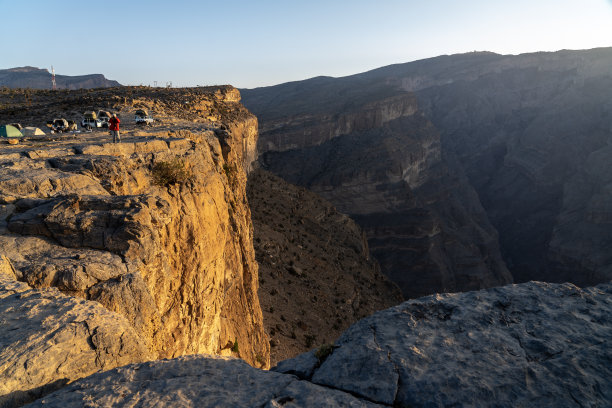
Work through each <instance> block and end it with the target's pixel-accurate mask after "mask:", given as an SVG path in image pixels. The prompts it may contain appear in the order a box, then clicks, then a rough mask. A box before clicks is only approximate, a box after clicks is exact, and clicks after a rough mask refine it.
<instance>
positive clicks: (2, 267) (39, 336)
mask: <svg viewBox="0 0 612 408" xmlns="http://www.w3.org/2000/svg"><path fill="white" fill-rule="evenodd" d="M0 327H1V330H0V378H1V379H2V381H0V406H2V407H10V406H19V405H21V404H23V403H26V402H29V401H33V400H35V399H37V398H40V397H41V396H43V395H45V394H48V393H49V392H52V391H54V390H56V389H58V388H61V387H62V386H64V385H65V384H66V383H68V382H70V381H74V380H76V379H78V378H82V377H84V376H87V375H90V374H93V373H95V372H97V371H100V370H109V369H111V368H114V367H119V366H123V365H125V364H129V363H133V362H141V361H146V360H149V359H150V358H151V354H150V353H149V351H148V350H147V348H146V344H145V341H144V340H143V339H142V338H141V336H139V335H138V334H137V332H136V330H135V329H134V328H133V327H132V326H131V325H130V324H129V323H128V321H127V320H126V319H125V318H124V317H123V316H119V315H117V314H116V313H113V312H110V311H109V310H107V309H105V308H104V307H102V305H100V304H99V303H97V302H91V301H86V300H83V299H79V298H75V297H72V296H67V295H64V294H62V293H60V291H59V290H57V289H56V288H45V289H32V288H31V287H30V286H28V285H27V284H25V283H23V282H18V281H17V280H16V273H15V270H14V269H13V267H12V266H11V264H10V261H9V260H8V258H6V257H3V256H2V257H0Z"/></svg>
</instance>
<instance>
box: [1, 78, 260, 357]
mask: <svg viewBox="0 0 612 408" xmlns="http://www.w3.org/2000/svg"><path fill="white" fill-rule="evenodd" d="M225 90H226V91H227V92H228V93H231V92H234V93H237V92H236V91H235V90H233V89H229V88H228V89H225ZM184 97H189V95H186V96H184ZM191 97H196V96H194V95H191ZM197 98H200V99H204V100H208V99H210V100H214V101H215V103H216V104H219V105H220V106H223V107H224V108H225V110H224V113H219V115H220V116H221V119H222V123H223V129H220V128H219V127H217V128H214V129H213V130H206V127H203V126H202V125H197V126H195V125H193V124H192V126H191V127H190V128H189V127H188V128H186V129H183V130H177V129H176V128H174V129H173V130H170V131H169V130H160V129H158V131H157V132H155V133H151V132H143V131H137V132H135V131H129V130H128V131H127V132H124V134H123V142H122V143H121V144H109V143H106V140H108V136H107V135H105V134H104V133H96V132H94V133H92V134H81V135H79V136H78V138H71V137H70V136H67V137H61V138H59V139H58V138H54V140H53V139H52V138H49V137H47V138H42V139H38V140H31V141H24V142H22V143H21V144H20V145H16V146H8V145H5V146H4V147H3V148H2V151H1V152H0V162H1V163H2V166H1V167H0V202H1V203H2V204H1V205H0V209H1V211H0V213H1V218H0V221H1V224H0V248H2V254H4V255H5V256H6V257H7V258H8V259H9V260H10V261H11V262H12V264H13V265H14V266H15V269H16V271H17V272H16V274H17V277H18V279H19V280H21V281H24V282H27V283H28V284H29V285H30V286H32V287H34V288H46V287H51V286H53V287H57V288H58V289H60V290H61V291H62V292H64V293H66V294H68V295H71V296H76V297H80V298H83V299H87V300H93V301H96V302H98V303H100V304H101V305H102V306H104V307H105V308H106V309H108V310H109V311H112V312H116V313H118V314H119V315H122V316H123V317H124V318H125V319H126V320H127V322H129V324H130V326H131V327H132V328H133V329H135V331H136V333H138V335H139V336H140V337H141V339H142V340H143V343H144V344H146V347H147V349H148V352H149V354H150V355H151V356H152V357H153V358H164V357H175V356H179V355H183V354H192V353H211V354H222V355H234V356H238V357H241V358H243V359H244V360H246V361H247V362H249V363H250V364H252V365H255V366H257V367H264V368H265V367H267V366H268V365H269V344H268V339H267V336H266V334H265V333H264V329H263V322H262V314H261V309H260V307H259V301H258V297H257V288H258V279H257V276H258V269H257V263H256V261H255V254H254V251H253V243H252V242H253V241H252V240H253V229H252V224H251V218H250V210H249V207H248V203H247V199H246V168H247V167H248V165H250V162H249V160H250V158H251V157H254V154H255V153H254V152H253V146H254V145H255V143H256V140H255V139H256V136H257V129H256V126H257V121H256V119H255V118H254V117H253V116H252V115H251V114H249V113H248V112H247V111H246V110H245V109H244V108H243V107H242V106H241V105H240V104H239V103H237V102H228V101H223V96H215V95H214V94H212V93H211V94H207V93H204V94H202V95H199V96H197ZM118 108H119V107H118ZM125 109H127V110H128V111H129V109H131V107H126V108H125ZM213 113H214V112H213ZM124 115H125V116H127V111H124ZM128 129H129V125H128ZM162 129H163V128H162ZM169 132H170V133H171V134H172V136H169Z"/></svg>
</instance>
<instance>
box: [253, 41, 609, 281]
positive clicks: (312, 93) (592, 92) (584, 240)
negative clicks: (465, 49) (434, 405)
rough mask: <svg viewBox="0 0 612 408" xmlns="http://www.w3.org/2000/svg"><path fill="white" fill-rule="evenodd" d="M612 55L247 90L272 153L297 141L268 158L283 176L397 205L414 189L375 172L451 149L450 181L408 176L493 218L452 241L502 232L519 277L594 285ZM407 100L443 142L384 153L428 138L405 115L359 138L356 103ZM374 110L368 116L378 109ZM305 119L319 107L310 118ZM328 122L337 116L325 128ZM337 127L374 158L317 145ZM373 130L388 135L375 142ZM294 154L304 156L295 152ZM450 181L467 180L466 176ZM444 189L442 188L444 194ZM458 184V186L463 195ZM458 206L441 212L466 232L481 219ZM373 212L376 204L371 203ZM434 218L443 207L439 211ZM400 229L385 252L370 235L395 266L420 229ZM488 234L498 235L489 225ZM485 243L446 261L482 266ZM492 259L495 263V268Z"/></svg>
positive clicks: (603, 209)
mask: <svg viewBox="0 0 612 408" xmlns="http://www.w3.org/2000/svg"><path fill="white" fill-rule="evenodd" d="M611 64H612V49H610V48H602V49H594V50H586V51H559V52H555V53H534V54H525V55H518V56H511V55H510V56H504V55H498V54H494V53H487V52H482V53H468V54H461V55H450V56H441V57H437V58H431V59H426V60H421V61H415V62H411V63H407V64H397V65H392V66H388V67H384V68H380V69H377V70H373V71H370V72H366V73H363V74H359V75H353V76H350V77H344V78H314V79H311V80H307V81H300V82H294V83H288V84H283V85H278V86H275V87H269V88H258V89H253V90H248V91H244V95H245V104H246V105H247V107H249V109H251V110H252V111H253V112H254V113H255V114H257V115H258V117H259V118H260V120H261V122H262V130H263V131H262V137H261V139H260V148H261V149H262V151H265V150H266V149H269V150H271V151H275V150H279V151H285V150H286V149H292V150H286V152H285V153H283V154H280V153H274V154H272V153H270V154H268V155H264V156H263V157H264V159H265V160H266V164H267V165H269V166H270V168H271V169H272V170H273V171H275V172H277V174H279V175H281V176H282V177H285V174H293V175H291V176H289V177H293V178H290V180H292V181H296V180H297V179H298V178H299V182H300V183H302V184H303V185H306V186H308V188H311V189H313V190H315V191H323V194H328V195H327V196H326V197H327V198H329V199H330V200H331V201H332V202H334V204H335V205H337V206H338V207H339V209H341V210H342V211H346V212H348V213H351V214H356V215H358V216H361V214H360V213H359V212H358V211H357V210H355V209H353V208H354V207H353V205H354V203H356V202H360V203H363V204H361V205H363V206H365V205H367V203H368V202H371V200H372V197H373V198H374V199H376V197H377V196H380V198H381V201H384V202H385V205H386V207H385V208H391V207H393V206H394V205H396V204H397V201H398V200H399V201H401V199H398V197H402V195H401V194H402V191H403V190H402V189H401V188H399V189H395V190H394V189H393V188H391V186H392V185H391V184H389V185H387V186H386V187H385V188H382V186H381V185H379V184H378V183H374V182H372V180H376V179H384V178H385V177H388V178H389V180H396V181H399V180H400V178H401V177H399V173H400V172H404V171H405V169H415V168H417V169H418V168H423V169H425V168H432V167H431V166H430V165H428V164H423V163H424V162H423V160H424V157H428V156H429V157H432V158H435V157H436V154H437V156H438V157H441V162H442V163H443V165H442V167H440V166H438V169H443V167H444V166H446V170H441V173H438V174H443V173H448V174H449V175H450V180H455V181H451V182H450V184H449V182H448V177H446V181H444V182H443V181H442V180H444V179H445V177H443V176H435V175H434V176H431V175H430V174H429V173H427V172H426V171H425V172H420V173H418V174H421V176H420V180H421V181H427V180H438V181H437V182H438V183H442V184H438V185H435V184H430V185H429V186H430V187H431V188H428V187H426V185H427V184H426V183H424V184H422V185H421V186H419V187H418V188H415V187H413V184H411V180H414V177H409V178H408V181H406V180H405V179H404V182H406V183H408V184H409V185H410V189H411V191H412V192H413V193H414V197H415V198H414V199H415V200H422V201H425V202H429V203H431V202H432V200H434V201H436V200H437V201H438V202H440V203H441V202H448V201H449V200H448V199H447V198H445V197H453V196H457V194H458V195H460V196H463V198H462V199H460V200H459V201H460V202H461V203H462V205H463V206H464V208H465V209H466V210H465V212H466V213H468V214H470V217H475V218H477V219H488V220H485V221H484V224H483V223H482V222H477V223H476V224H472V225H473V228H472V227H467V229H468V230H469V229H473V230H475V234H476V235H480V236H481V237H482V238H480V239H476V240H474V238H473V237H472V236H473V235H474V233H470V234H468V235H463V236H461V235H455V237H457V236H461V238H460V239H455V238H453V237H452V236H451V237H450V241H451V244H450V245H451V246H452V245H456V244H457V243H463V244H464V245H465V246H472V247H473V248H474V249H475V248H476V247H477V248H480V251H481V252H482V253H486V252H489V253H491V252H490V251H488V250H487V251H483V250H482V248H483V243H485V242H492V241H495V240H499V244H492V245H493V246H499V248H500V249H501V253H502V256H503V260H504V263H505V264H506V265H507V267H508V268H509V269H510V271H511V272H512V274H513V278H514V280H515V281H518V282H522V281H528V280H531V279H537V280H545V281H550V282H565V281H570V282H573V283H576V284H579V285H590V284H595V283H600V282H605V281H607V280H609V279H610V278H611V277H612V275H611V272H612V269H610V268H611V267H612V259H611V258H610V250H609V248H610V242H611V240H612V235H611V234H612V228H609V227H610V221H609V219H610V213H611V212H612V204H610V203H611V198H610V191H611V190H610V174H609V167H610V166H609V165H606V164H605V163H610V162H612V157H611V156H610V149H609V146H610V143H611V135H612V117H611V114H610V112H612V106H611V102H610V97H609V95H610V94H611V93H612V81H611V79H610V69H609V67H610V65H611ZM398 98H399V99H401V98H414V99H415V100H416V103H417V105H418V109H419V112H421V113H422V114H423V115H425V117H426V118H427V119H428V120H429V121H431V124H432V125H433V127H435V129H436V130H437V131H438V132H439V138H438V139H437V141H436V142H435V143H433V144H432V143H430V146H432V149H431V152H432V154H430V155H427V154H423V153H416V152H415V153H414V154H412V156H405V157H406V159H404V160H392V159H390V158H389V157H393V155H394V154H397V155H399V154H404V155H405V152H406V151H409V150H410V149H405V148H404V147H403V146H404V144H405V143H410V142H406V140H407V139H404V141H403V142H402V143H401V144H396V145H394V147H393V149H394V151H393V152H390V153H388V154H387V153H384V152H383V153H381V150H384V147H382V146H383V145H384V144H385V143H387V145H392V144H389V142H388V141H389V139H390V138H389V135H390V133H391V132H395V133H397V134H398V135H401V134H402V132H404V134H405V135H408V134H410V137H411V138H415V140H417V141H419V140H420V141H424V140H425V139H423V138H422V137H420V136H418V134H417V136H414V135H415V132H414V127H411V125H410V124H408V123H405V119H402V118H397V119H395V121H390V122H388V123H385V124H384V125H382V126H380V127H378V126H373V127H371V128H370V129H371V131H370V133H369V135H368V137H367V138H365V139H367V140H365V141H364V140H363V139H359V140H358V139H357V138H355V137H354V136H353V135H356V134H358V133H359V132H360V131H361V132H363V131H364V128H363V127H359V131H358V132H353V131H352V129H356V127H354V126H353V127H350V126H345V125H343V123H344V122H345V120H344V119H341V118H345V117H346V116H347V115H349V114H351V113H357V114H356V115H354V116H355V117H356V118H358V119H356V121H357V120H360V117H361V116H360V114H359V111H360V108H362V107H365V106H366V105H367V104H368V103H372V104H373V103H375V102H376V101H380V103H385V102H384V101H388V100H397V99H398ZM275 101H276V106H275V105H274V104H275ZM381 115H383V113H382V111H381ZM363 116H364V117H368V115H367V113H366V111H365V110H364V111H363ZM302 117H312V118H318V119H312V118H311V119H309V121H300V119H299V118H302ZM390 117H394V116H393V115H391V116H390ZM406 117H407V116H406ZM402 121H403V122H402ZM381 122H382V121H380V122H378V123H379V124H380V123H381ZM394 122H395V123H397V124H398V125H395V130H390V127H391V124H392V123H394ZM325 123H329V126H328V127H327V129H322V128H321V127H322V126H323V125H322V124H325ZM369 123H372V122H369ZM399 124H401V125H399ZM298 128H300V129H301V130H302V132H301V133H299V132H298ZM337 129H339V130H340V132H347V133H345V134H344V135H341V136H340V137H339V138H338V140H340V139H341V138H348V139H347V140H351V142H346V143H345V144H344V145H345V146H348V145H350V146H349V147H350V148H351V149H353V150H354V151H358V150H360V149H361V150H363V151H364V152H363V154H362V155H361V156H356V155H352V156H351V155H346V154H345V155H344V156H337V155H336V151H334V150H333V149H332V148H329V149H328V150H327V152H328V153H329V156H326V154H327V153H326V152H325V151H324V149H319V150H313V149H310V146H312V145H315V144H317V145H318V144H320V142H321V141H324V140H328V139H329V138H330V137H332V136H333V135H337V134H338V132H337ZM373 129H379V130H380V131H378V132H375V131H374V130H373ZM403 129H405V131H404V130H403ZM284 134H288V135H290V137H285V136H284ZM364 134H365V133H364ZM321 135H322V136H321ZM369 139H374V140H375V141H376V142H374V141H372V142H371V143H370V140H369ZM430 139H431V138H430ZM311 140H313V141H316V143H313V142H311ZM431 140H433V139H431ZM279 141H280V142H279ZM281 142H282V143H281ZM326 143H328V144H329V145H330V146H331V145H333V146H334V149H335V148H338V147H337V146H340V145H341V144H342V142H340V141H337V142H336V143H335V144H334V143H332V142H326ZM321 146H322V145H321ZM304 147H305V148H304ZM425 148H426V145H423V149H425ZM365 149H368V150H370V152H371V157H369V158H368V157H367V153H366V150H365ZM402 149H404V150H403V151H402ZM345 150H346V149H345ZM436 150H437V153H434V152H436ZM304 151H307V152H314V153H312V154H311V153H307V155H306V156H304V157H306V160H307V161H310V162H311V163H312V164H310V163H305V164H304V163H301V160H302V156H301V152H304ZM284 155H285V156H286V157H291V160H293V161H292V162H291V161H285V160H284V159H283V157H284ZM376 155H377V156H376ZM375 156H376V157H378V159H379V162H383V163H388V164H389V167H388V168H387V169H385V170H383V164H381V163H379V162H376V161H375V160H374V159H373V157H375ZM321 157H329V158H330V160H328V161H325V159H321ZM332 158H333V159H332ZM340 160H344V163H343V164H342V165H341V164H338V163H335V162H336V161H340ZM426 162H427V161H426ZM329 163H332V164H331V165H330V164H329ZM412 163H414V164H412ZM429 163H431V161H429ZM275 166H277V167H275ZM295 166H297V167H299V166H304V167H308V166H311V167H313V168H314V167H315V166H318V172H315V171H314V170H312V171H311V172H310V173H308V174H310V176H308V177H311V178H310V179H309V178H307V176H303V177H302V176H296V175H295V174H294V173H292V168H293V167H295ZM326 166H327V167H326ZM340 166H343V167H344V169H345V170H344V173H346V174H349V177H344V178H343V182H344V183H345V185H344V186H342V185H341V183H340V182H339V180H340V178H339V177H338V174H339V172H338V170H337V168H339V167H340ZM366 166H367V169H366ZM428 166H429V167H428ZM349 168H351V170H348V169H349ZM434 173H435V172H434ZM332 174H333V178H332ZM353 175H354V176H355V177H353ZM391 175H393V176H391ZM326 177H328V178H329V180H328V181H326V182H325V183H324V184H322V186H323V187H317V184H318V183H319V181H318V180H321V179H324V178H326ZM348 178H352V179H353V180H354V183H353V184H348V183H347V182H346V180H347V179H348ZM331 180H333V183H332V182H331ZM450 185H455V188H451V187H449V186H450ZM364 186H371V188H366V187H364ZM374 186H375V188H374ZM393 186H395V187H398V186H399V185H398V184H396V185H393ZM317 189H318V190H317ZM436 190H437V191H439V192H440V194H436V193H435V191H436ZM450 191H454V193H453V194H449V192H450ZM351 194H352V197H350V196H351ZM332 195H333V196H335V197H336V198H332ZM470 196H471V198H470ZM347 197H348V198H347ZM474 198H475V199H476V200H478V201H480V203H481V204H482V207H483V208H484V210H485V211H486V213H483V212H482V211H481V210H476V207H478V205H477V204H474V200H473V199H474ZM345 201H346V202H347V203H348V202H350V203H351V207H350V208H349V207H348V206H343V204H342V202H345ZM452 201H453V200H452V199H451V200H450V202H452ZM357 205H359V204H357ZM446 208H447V210H448V211H446V212H444V211H445V210H440V211H442V212H443V214H444V215H443V216H441V219H443V220H444V222H446V223H450V224H451V225H453V226H454V227H455V229H456V230H460V231H465V230H466V228H463V227H462V226H461V225H464V226H465V225H468V224H466V223H458V222H456V221H454V219H455V218H456V216H457V214H460V213H461V211H459V213H458V212H457V211H455V210H452V208H456V205H455V206H453V205H452V204H451V205H450V206H448V207H446ZM360 210H364V211H363V212H364V213H365V212H367V211H365V209H364V208H362V209H360ZM368 211H369V210H368ZM387 211H388V210H387ZM421 217H423V218H424V219H428V218H430V217H429V216H428V215H427V214H425V215H424V216H421ZM460 218H465V216H460ZM400 220H402V221H400ZM397 222H404V221H403V218H402V217H401V216H399V214H398V216H397V217H395V219H394V220H393V219H392V218H391V217H390V218H389V222H388V223H389V224H391V225H395V224H396V223H397ZM432 222H433V223H435V221H432ZM432 222H430V224H431V223H432ZM489 222H490V224H492V225H493V228H491V227H490V225H489ZM360 223H361V225H362V227H364V228H365V229H366V231H367V232H368V234H372V233H374V234H379V233H380V232H376V231H373V229H374V226H375V225H377V226H378V228H379V230H380V229H381V228H383V227H384V223H381V222H379V221H377V222H373V223H372V224H371V225H372V227H368V226H366V225H365V224H364V223H363V218H360ZM474 225H478V227H474ZM483 225H489V226H487V227H483ZM384 228H386V227H384ZM420 229H424V230H429V232H428V233H427V234H423V235H427V236H431V235H433V233H432V231H434V230H435V228H428V227H425V228H421V227H420V226H419V225H418V224H415V225H414V228H412V230H413V231H419V230H420ZM388 231H389V232H390V233H389V234H386V235H387V236H388V237H395V238H399V237H401V238H402V239H401V240H400V239H395V243H394V245H393V246H387V249H386V250H384V251H380V252H376V248H377V246H378V244H377V243H376V242H374V240H373V239H371V240H370V247H371V248H372V249H373V251H374V252H375V253H376V255H377V256H378V257H379V259H380V261H381V265H383V269H384V270H385V272H386V273H389V269H387V268H385V266H384V265H385V261H384V259H383V257H386V258H391V257H395V256H396V255H395V254H399V253H400V252H401V251H402V248H410V247H411V245H412V242H414V239H413V238H414V237H413V236H412V235H409V234H408V233H405V234H397V233H395V232H393V231H394V230H393V229H388ZM406 231H408V229H407V230H406ZM483 233H486V234H485V235H487V237H484V236H482V234H483ZM496 234H498V235H499V238H497V237H496ZM470 235H472V236H470ZM447 236H448V234H447ZM372 238H373V236H372ZM459 245H462V244H459ZM424 247H427V245H425V246H424ZM449 252H450V253H453V252H454V253H458V252H457V251H455V250H453V249H450V250H449V249H443V250H442V251H441V253H442V254H444V253H446V254H447V256H446V259H449V256H448V253H449ZM420 253H422V251H413V252H408V253H407V255H408V256H404V255H406V254H402V255H401V259H405V260H410V258H411V257H412V258H413V259H414V258H417V257H418V254H420ZM466 254H467V253H466ZM473 254H474V252H472V253H471V254H470V255H467V256H463V255H460V256H459V257H460V258H461V259H458V258H457V257H455V260H454V261H452V262H446V265H447V267H448V268H449V269H450V270H454V269H455V268H456V266H457V265H463V264H465V263H467V264H471V265H475V263H474V260H475V259H477V257H475V256H474V255H473ZM397 258H398V259H399V258H400V256H397ZM450 258H452V256H451V257H450ZM484 258H488V259H489V261H490V260H493V259H495V256H492V257H489V256H488V255H485V256H484ZM485 263H486V262H485ZM495 263H496V262H495ZM411 265H412V266H411ZM420 265H422V263H421V262H419V261H417V262H415V261H414V260H410V261H407V262H406V264H405V265H403V266H402V269H404V270H408V269H413V268H414V267H416V268H419V269H420V268H421V266H420ZM490 265H491V262H489V268H491V266H490ZM469 268H471V266H470V267H469ZM427 273H428V274H430V272H427ZM435 279H437V278H435ZM452 288H453V287H452V286H448V285H445V286H440V285H436V284H434V285H433V286H432V287H431V291H432V292H433V291H439V290H441V289H442V290H454V289H452ZM457 288H459V286H457ZM420 293H423V292H420Z"/></svg>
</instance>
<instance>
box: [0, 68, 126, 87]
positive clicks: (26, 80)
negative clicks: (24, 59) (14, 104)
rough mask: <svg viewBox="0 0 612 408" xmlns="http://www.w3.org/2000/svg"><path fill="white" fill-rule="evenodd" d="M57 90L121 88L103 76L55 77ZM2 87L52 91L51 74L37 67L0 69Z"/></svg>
mask: <svg viewBox="0 0 612 408" xmlns="http://www.w3.org/2000/svg"><path fill="white" fill-rule="evenodd" d="M55 82H56V84H57V89H83V88H110V87H114V86H121V84H120V83H119V82H117V81H112V80H110V79H106V78H105V77H104V75H102V74H91V75H77V76H69V75H57V74H56V75H55ZM0 86H6V87H9V88H32V89H51V73H50V72H49V70H47V69H42V68H36V67H29V66H26V67H17V68H9V69H0Z"/></svg>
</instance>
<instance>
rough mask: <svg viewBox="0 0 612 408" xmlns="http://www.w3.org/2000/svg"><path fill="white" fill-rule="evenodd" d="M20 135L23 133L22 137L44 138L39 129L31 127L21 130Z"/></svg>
mask: <svg viewBox="0 0 612 408" xmlns="http://www.w3.org/2000/svg"><path fill="white" fill-rule="evenodd" d="M21 133H23V135H24V136H44V134H45V132H43V131H42V130H40V129H39V128H37V127H31V126H26V127H25V128H23V130H22V131H21Z"/></svg>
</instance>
